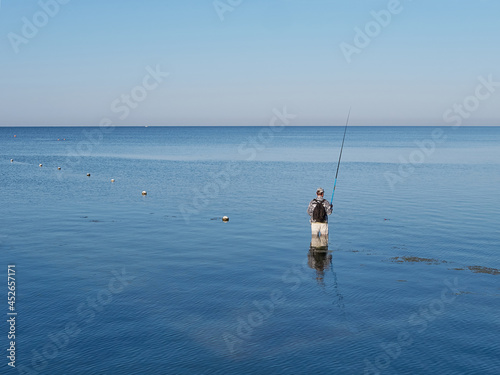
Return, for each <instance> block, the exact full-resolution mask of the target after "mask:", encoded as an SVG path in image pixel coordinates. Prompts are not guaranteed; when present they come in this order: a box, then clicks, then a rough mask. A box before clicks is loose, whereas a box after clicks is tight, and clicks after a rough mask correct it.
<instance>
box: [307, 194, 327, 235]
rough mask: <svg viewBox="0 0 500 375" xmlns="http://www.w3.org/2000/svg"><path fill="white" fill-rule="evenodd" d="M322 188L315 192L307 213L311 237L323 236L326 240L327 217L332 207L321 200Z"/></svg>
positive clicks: (324, 200)
mask: <svg viewBox="0 0 500 375" xmlns="http://www.w3.org/2000/svg"><path fill="white" fill-rule="evenodd" d="M324 194H325V191H324V190H323V188H318V189H317V190H316V195H317V197H316V198H315V199H313V200H312V201H311V202H310V203H309V207H308V208H307V213H308V214H309V216H311V220H310V221H311V233H312V235H313V236H319V235H320V233H321V236H325V237H326V238H328V215H331V213H332V209H333V207H332V205H331V204H330V203H328V201H327V200H326V199H325V198H323V195H324Z"/></svg>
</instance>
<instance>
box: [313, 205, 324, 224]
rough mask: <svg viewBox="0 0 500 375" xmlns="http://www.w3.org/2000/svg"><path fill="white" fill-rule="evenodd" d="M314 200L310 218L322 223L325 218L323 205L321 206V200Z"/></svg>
mask: <svg viewBox="0 0 500 375" xmlns="http://www.w3.org/2000/svg"><path fill="white" fill-rule="evenodd" d="M315 201H316V207H314V211H313V216H312V219H313V221H315V222H317V223H323V222H325V218H326V210H325V206H323V202H320V201H318V200H317V199H315Z"/></svg>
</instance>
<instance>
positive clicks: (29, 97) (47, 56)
mask: <svg viewBox="0 0 500 375" xmlns="http://www.w3.org/2000/svg"><path fill="white" fill-rule="evenodd" d="M55 1H56V0H41V3H47V4H52V7H51V8H50V9H51V11H52V12H53V13H55V14H54V15H53V16H50V15H49V16H44V15H43V14H42V15H41V14H40V12H45V13H46V11H43V10H42V7H41V5H40V2H39V1H31V0H24V1H18V0H2V1H1V7H0V30H1V32H0V50H1V57H0V64H1V69H0V83H1V86H0V103H1V105H0V125H2V126H12V125H16V126H21V125H32V126H34V125H93V126H96V125H99V122H100V121H101V120H102V119H103V118H110V119H112V120H113V122H114V124H115V125H261V126H265V125H267V124H268V123H269V120H270V119H271V118H272V116H273V113H272V111H273V108H283V107H285V106H286V107H287V109H288V111H289V112H291V113H293V114H296V115H297V118H296V119H294V120H293V124H292V125H341V124H342V123H343V122H344V121H345V116H346V114H347V111H348V109H349V107H350V106H352V107H353V114H352V118H351V119H352V125H449V124H447V123H446V122H445V121H444V120H443V114H444V113H445V112H446V111H447V110H448V109H449V108H452V106H453V104H454V103H462V102H463V101H464V100H465V99H466V98H467V97H468V96H470V95H474V93H475V90H476V87H477V86H478V84H479V81H478V77H480V76H482V77H485V78H486V77H489V76H492V77H493V78H492V79H493V80H495V81H500V49H499V48H498V46H499V39H500V23H499V22H498V15H499V14H500V2H499V1H496V0H489V1H488V0H474V1H472V0H440V1H424V0H418V1H417V0H415V1H410V0H401V1H399V5H398V6H397V7H396V6H395V5H394V4H396V3H394V1H396V2H397V0H391V1H388V0H384V1H378V0H365V1H356V0H344V1H334V0H330V1H327V0H274V1H273V0H242V1H241V2H239V1H238V0H220V1H219V2H218V4H219V5H220V6H221V7H222V8H220V9H223V10H224V9H225V10H226V12H224V13H223V14H222V13H221V11H219V12H220V14H221V17H220V16H219V14H218V13H217V11H216V9H215V7H214V1H213V0H176V1H165V0H163V1H160V0H149V1H147V0H146V1H143V2H139V1H128V0H122V1H115V0H108V1H95V0H85V1H84V0H80V1H79V0H71V1H69V2H67V3H66V4H59V3H57V4H58V5H57V7H58V8H59V9H57V8H56V7H55V6H54V4H55V3H54V2H55ZM60 1H61V2H63V3H64V2H65V1H63V0H60ZM238 3H239V4H238ZM221 4H222V5H221ZM224 4H225V5H224ZM231 4H233V5H231ZM390 4H392V5H390ZM224 6H225V8H224ZM391 7H392V8H391ZM389 9H397V10H398V12H397V13H391V11H390V10H389ZM372 11H375V12H377V13H379V14H385V15H387V14H388V13H387V12H389V14H390V20H389V21H388V22H385V23H386V25H381V23H382V22H381V21H379V22H378V24H379V26H378V29H377V26H376V25H374V24H373V22H377V21H376V20H375V18H374V16H373V14H372V13H371V12H372ZM380 12H382V13H380ZM36 17H38V18H36ZM44 17H46V19H44ZM34 18H35V19H34ZM221 18H223V19H221ZM25 20H28V21H29V22H31V23H36V22H38V24H39V25H42V26H40V27H37V26H36V25H35V27H36V35H34V36H33V35H30V34H29V33H28V34H26V33H25V34H23V24H24V22H25ZM385 20H386V21H387V18H385ZM45 21H46V22H45ZM44 22H45V24H44ZM370 23H371V24H370ZM369 25H371V27H372V29H371V30H372V36H371V37H370V36H368V38H369V40H370V42H369V44H368V45H367V46H363V47H362V48H358V47H359V46H360V44H358V45H357V46H356V44H355V40H354V39H355V36H356V34H357V31H356V30H358V29H356V28H359V30H362V31H363V32H366V30H367V29H366V27H367V26H369ZM25 29H26V28H25ZM24 31H25V32H26V30H24ZM28 31H29V30H28ZM32 33H33V32H32ZM14 34H15V36H13V35H14ZM26 36H28V37H26ZM19 38H24V41H25V42H27V43H19V40H20V39H19ZM12 40H15V41H16V42H12ZM16 43H17V44H16ZM342 43H344V45H351V46H353V47H355V48H357V50H358V51H357V52H356V53H353V54H351V55H350V60H351V61H350V62H348V61H347V59H346V56H345V55H344V53H343V52H342V49H341V47H340V46H341V45H342ZM16 48H17V51H16ZM16 52H17V53H16ZM148 66H149V67H152V68H156V67H158V66H159V67H160V68H159V69H161V71H163V72H169V73H170V74H169V76H168V77H166V78H165V79H163V80H162V82H161V83H159V84H158V85H157V87H155V88H154V89H151V90H146V91H144V89H141V88H140V86H141V85H142V81H143V79H144V77H145V76H146V75H147V74H148V71H147V67H148ZM138 86H139V88H138ZM134 89H135V90H136V93H141V92H142V93H144V92H146V94H147V96H146V97H145V98H144V99H142V98H141V101H137V102H133V103H134V106H133V108H132V107H130V108H129V109H130V111H128V113H127V116H121V117H123V118H120V116H119V114H118V113H117V112H116V111H115V112H113V111H112V110H111V106H112V103H114V102H116V100H118V101H119V102H120V105H124V102H122V99H121V98H122V95H124V94H125V95H129V94H130V93H131V91H132V90H134ZM141 90H142V91H141ZM496 90H497V91H495V92H491V95H489V97H488V99H485V100H483V99H482V100H481V101H480V103H479V104H478V105H477V108H474V111H472V112H471V113H469V115H470V116H468V117H467V118H464V121H463V124H464V125H499V124H500V122H499V121H498V118H499V112H498V108H499V107H500V106H499V104H500V87H499V88H497V89H496ZM136 97H137V96H136ZM115 104H116V103H115ZM126 105H129V104H126ZM115 108H116V106H115ZM122 114H123V112H122Z"/></svg>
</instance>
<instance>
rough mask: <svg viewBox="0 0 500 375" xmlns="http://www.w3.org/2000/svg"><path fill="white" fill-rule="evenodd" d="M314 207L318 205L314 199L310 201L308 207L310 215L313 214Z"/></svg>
mask: <svg viewBox="0 0 500 375" xmlns="http://www.w3.org/2000/svg"><path fill="white" fill-rule="evenodd" d="M314 207H316V205H315V204H314V199H313V200H312V201H311V202H309V207H307V214H308V215H309V216H312V214H313V211H314Z"/></svg>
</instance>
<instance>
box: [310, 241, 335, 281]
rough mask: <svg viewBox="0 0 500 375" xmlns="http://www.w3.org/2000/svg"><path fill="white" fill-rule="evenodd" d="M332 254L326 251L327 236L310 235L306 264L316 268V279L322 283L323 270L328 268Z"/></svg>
mask: <svg viewBox="0 0 500 375" xmlns="http://www.w3.org/2000/svg"><path fill="white" fill-rule="evenodd" d="M331 262H332V254H331V253H330V252H329V251H328V236H325V235H323V236H312V238H311V246H310V248H309V253H308V254H307V265H308V266H309V267H311V268H312V269H315V270H316V280H318V282H319V283H320V284H323V279H324V277H325V271H327V270H328V269H330V264H331Z"/></svg>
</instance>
